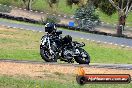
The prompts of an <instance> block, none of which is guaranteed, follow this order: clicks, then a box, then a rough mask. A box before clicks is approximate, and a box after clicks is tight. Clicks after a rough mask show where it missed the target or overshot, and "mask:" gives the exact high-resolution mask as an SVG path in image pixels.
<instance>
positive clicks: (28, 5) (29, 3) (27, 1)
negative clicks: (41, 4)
mask: <svg viewBox="0 0 132 88" xmlns="http://www.w3.org/2000/svg"><path fill="white" fill-rule="evenodd" d="M34 1H35V0H22V2H23V3H24V5H25V6H26V9H27V10H31V9H32V4H33V2H34Z"/></svg>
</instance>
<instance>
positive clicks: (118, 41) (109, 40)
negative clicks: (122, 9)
mask: <svg viewBox="0 0 132 88" xmlns="http://www.w3.org/2000/svg"><path fill="white" fill-rule="evenodd" d="M0 25H3V26H8V27H13V28H21V29H26V30H32V31H39V32H44V26H35V25H29V24H23V23H22V24H20V23H14V22H10V21H9V22H8V21H3V20H2V21H1V20H0ZM62 31H63V34H64V35H71V36H72V37H74V38H81V39H87V40H92V41H96V42H103V43H106V44H112V45H119V46H125V47H131V48H132V39H126V38H118V37H112V36H105V35H97V34H90V33H84V32H78V31H70V30H62Z"/></svg>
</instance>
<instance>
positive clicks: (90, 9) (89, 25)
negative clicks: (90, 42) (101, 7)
mask: <svg viewBox="0 0 132 88" xmlns="http://www.w3.org/2000/svg"><path fill="white" fill-rule="evenodd" d="M75 18H76V22H77V24H78V26H79V27H80V28H81V29H82V30H85V31H87V30H88V31H89V30H94V28H95V26H96V25H97V24H98V23H99V22H100V20H99V17H98V15H97V14H96V13H95V6H93V5H92V4H91V3H87V4H86V5H84V6H83V7H79V8H77V10H76V11H75Z"/></svg>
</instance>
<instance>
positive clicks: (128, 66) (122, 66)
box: [0, 59, 132, 71]
mask: <svg viewBox="0 0 132 88" xmlns="http://www.w3.org/2000/svg"><path fill="white" fill-rule="evenodd" d="M0 62H11V63H20V64H21V63H26V64H42V65H43V64H49V65H60V66H74V67H79V66H83V67H94V68H107V69H118V70H124V71H125V70H132V64H101V63H90V65H84V64H82V65H80V64H76V63H73V64H71V63H57V62H56V63H55V62H54V63H49V62H42V61H27V60H10V59H0Z"/></svg>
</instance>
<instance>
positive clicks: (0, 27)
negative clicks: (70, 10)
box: [0, 26, 17, 33]
mask: <svg viewBox="0 0 132 88" xmlns="http://www.w3.org/2000/svg"><path fill="white" fill-rule="evenodd" d="M2 31H8V32H16V31H17V30H15V29H13V28H8V27H3V26H0V33H1V32H2Z"/></svg>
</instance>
